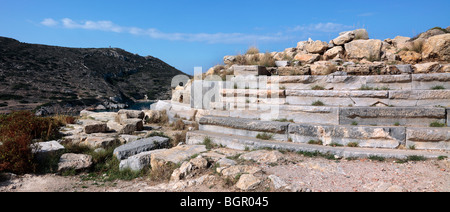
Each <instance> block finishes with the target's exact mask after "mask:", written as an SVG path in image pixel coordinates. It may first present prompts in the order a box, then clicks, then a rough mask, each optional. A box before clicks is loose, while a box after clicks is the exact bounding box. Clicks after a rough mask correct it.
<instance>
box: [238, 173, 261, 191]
mask: <svg viewBox="0 0 450 212" xmlns="http://www.w3.org/2000/svg"><path fill="white" fill-rule="evenodd" d="M261 183H262V180H261V179H259V178H258V177H255V176H254V175H252V174H243V175H242V176H241V177H240V178H239V181H238V182H237V183H236V187H237V188H239V189H241V190H243V191H250V190H254V189H256V188H257V187H258V185H259V184H261Z"/></svg>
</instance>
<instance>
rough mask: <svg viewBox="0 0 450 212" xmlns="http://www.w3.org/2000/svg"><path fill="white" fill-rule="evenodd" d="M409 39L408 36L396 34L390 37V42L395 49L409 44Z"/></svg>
mask: <svg viewBox="0 0 450 212" xmlns="http://www.w3.org/2000/svg"><path fill="white" fill-rule="evenodd" d="M409 40H411V38H410V37H403V36H397V37H395V38H394V39H392V44H394V46H395V47H396V48H397V49H404V48H407V46H408V45H409V42H408V41H409Z"/></svg>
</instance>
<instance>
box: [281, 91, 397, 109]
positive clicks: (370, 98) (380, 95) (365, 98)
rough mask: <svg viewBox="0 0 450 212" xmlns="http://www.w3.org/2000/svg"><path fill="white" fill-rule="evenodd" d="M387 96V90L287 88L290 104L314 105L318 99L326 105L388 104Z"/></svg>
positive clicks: (287, 98) (287, 100)
mask: <svg viewBox="0 0 450 212" xmlns="http://www.w3.org/2000/svg"><path fill="white" fill-rule="evenodd" d="M387 97H388V92H387V91H334V90H333V91H326V90H318V91H316V90H286V102H287V103H289V104H290V105H312V104H313V103H314V102H316V101H321V102H322V103H324V104H325V105H326V106H349V105H351V106H372V105H376V104H378V103H381V104H384V105H388V99H387Z"/></svg>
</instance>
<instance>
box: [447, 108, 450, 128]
mask: <svg viewBox="0 0 450 212" xmlns="http://www.w3.org/2000/svg"><path fill="white" fill-rule="evenodd" d="M446 110H447V122H446V123H447V127H450V108H447V109H446Z"/></svg>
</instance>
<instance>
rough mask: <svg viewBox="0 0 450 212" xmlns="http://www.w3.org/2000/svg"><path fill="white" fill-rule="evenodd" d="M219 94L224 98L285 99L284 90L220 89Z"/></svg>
mask: <svg viewBox="0 0 450 212" xmlns="http://www.w3.org/2000/svg"><path fill="white" fill-rule="evenodd" d="M220 93H221V94H222V95H223V96H224V97H226V96H228V97H265V98H271V97H273V98H275V97H276V98H282V97H285V94H284V90H263V89H222V90H220Z"/></svg>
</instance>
